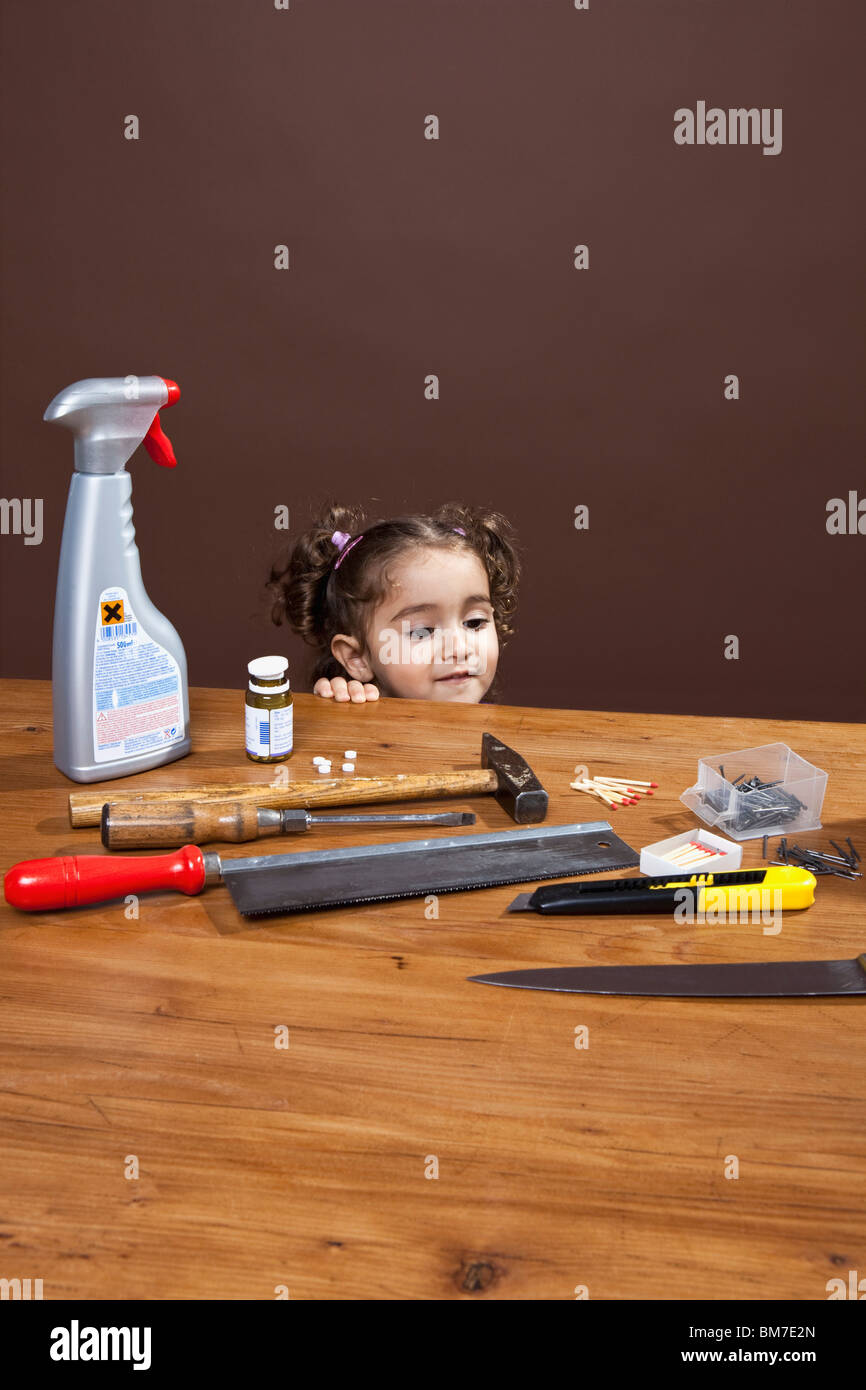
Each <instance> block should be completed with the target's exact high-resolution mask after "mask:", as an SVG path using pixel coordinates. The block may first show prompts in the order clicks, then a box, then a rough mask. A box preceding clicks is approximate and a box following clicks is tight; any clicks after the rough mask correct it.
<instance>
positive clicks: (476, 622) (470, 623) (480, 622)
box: [463, 618, 490, 632]
mask: <svg viewBox="0 0 866 1390" xmlns="http://www.w3.org/2000/svg"><path fill="white" fill-rule="evenodd" d="M489 622H490V619H489V618H467V619H466V622H465V623H464V624H463V626H464V627H468V628H470V629H471V631H472V632H480V631H481V629H482V628H483V627H487V625H488V623H489Z"/></svg>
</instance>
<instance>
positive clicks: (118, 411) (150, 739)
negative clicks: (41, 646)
mask: <svg viewBox="0 0 866 1390" xmlns="http://www.w3.org/2000/svg"><path fill="white" fill-rule="evenodd" d="M179 395H180V388H179V387H178V386H177V385H176V384H175V383H174V382H173V381H168V380H165V379H164V378H163V377H161V376H142V377H136V376H127V377H91V378H89V379H88V380H86V381H77V382H75V384H74V385H73V386H67V387H66V389H65V390H64V391H61V392H60V394H59V395H58V396H55V397H54V400H53V401H52V402H51V404H50V405H49V407H48V409H47V410H46V412H45V416H44V418H45V419H46V420H49V421H52V422H54V423H55V424H58V425H65V426H66V428H67V429H69V430H71V431H72V434H73V436H74V439H75V472H74V473H73V475H72V482H71V483H70V486H69V500H68V502H67V505H66V519H65V521H64V524H63V540H62V543H61V547H60V569H59V572H58V576H57V598H56V601H55V605H54V649H53V654H52V670H51V676H52V687H53V701H54V762H55V763H56V765H57V767H59V769H60V771H61V772H63V773H65V774H66V776H67V777H70V778H72V780H73V781H74V782H97V781H102V780H103V779H105V778H111V777H127V776H129V775H130V774H131V773H134V772H144V771H145V770H146V769H147V768H151V767H158V766H159V765H160V764H161V763H167V762H171V761H172V760H173V759H175V758H182V757H184V756H185V755H186V754H187V753H188V752H189V750H190V739H189V693H188V689H187V669H186V655H185V653H184V650H183V645H182V643H181V640H180V637H179V636H178V634H177V632H176V631H175V629H174V628H173V627H172V625H171V623H170V622H169V621H168V619H167V618H166V617H164V616H163V614H162V613H160V612H159V609H157V608H155V607H154V605H153V604H152V603H151V601H150V599H149V598H148V596H147V593H146V592H145V588H144V584H143V583H142V578H141V561H140V558H139V554H138V547H137V546H136V544H135V528H134V527H133V525H132V503H131V501H130V497H131V494H132V479H131V478H130V476H129V474H128V473H127V471H126V469H125V467H124V464H125V463H126V462H127V461H128V460H129V459H130V458H131V457H132V455H133V454H134V452H135V450H136V449H137V448H138V446H139V444H141V443H143V444H144V446H145V448H146V449H147V451H148V453H149V454H150V456H151V458H152V459H154V461H155V462H156V463H159V464H161V465H162V466H163V467H166V468H174V467H175V465H176V462H177V460H176V459H175V457H174V451H173V450H172V447H171V444H170V442H169V440H168V439H167V437H166V436H165V434H163V432H162V427H161V425H160V422H159V410H160V407H161V406H166V405H173V404H174V402H175V401H176V400H177V399H178V397H179Z"/></svg>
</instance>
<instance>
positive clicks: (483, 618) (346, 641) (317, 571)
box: [269, 505, 519, 703]
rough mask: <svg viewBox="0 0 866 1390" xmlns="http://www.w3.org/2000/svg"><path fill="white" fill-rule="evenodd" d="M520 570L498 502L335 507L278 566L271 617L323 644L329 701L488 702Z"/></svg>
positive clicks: (320, 682)
mask: <svg viewBox="0 0 866 1390" xmlns="http://www.w3.org/2000/svg"><path fill="white" fill-rule="evenodd" d="M518 576H519V562H518V559H517V556H516V554H515V551H514V548H513V545H512V536H511V528H510V527H509V525H508V522H507V521H506V520H505V518H504V517H502V516H500V515H499V514H498V513H497V512H484V511H476V510H473V509H472V508H469V507H461V506H456V505H453V506H446V507H442V508H440V510H439V511H438V512H437V513H436V514H435V516H405V517H398V518H397V519H395V520H393V521H378V522H375V523H374V524H373V525H368V524H367V523H366V522H365V521H364V518H363V516H362V514H361V513H360V512H358V511H355V510H349V509H347V508H344V507H331V508H330V509H329V510H328V511H327V512H326V513H325V514H324V516H322V518H321V519H320V520H319V521H317V522H316V523H315V524H314V525H313V526H312V527H311V529H310V530H309V531H307V532H306V533H305V534H304V535H303V536H301V538H300V540H299V541H298V542H297V544H296V545H295V547H294V550H293V551H292V553H291V556H290V558H289V560H288V563H287V565H286V566H285V567H284V568H283V569H279V568H277V567H275V568H274V569H273V570H272V571H271V578H270V583H269V588H270V590H271V592H272V593H273V595H274V599H275V602H274V607H273V610H272V614H271V616H272V618H273V621H274V622H275V623H281V622H282V621H283V620H284V619H287V620H288V622H289V623H290V624H291V626H292V627H293V628H294V630H295V631H296V632H298V633H300V635H301V636H302V637H303V638H304V640H305V641H306V642H308V643H309V644H310V645H311V646H313V647H315V649H316V654H317V660H316V665H315V669H314V672H313V678H314V680H315V687H314V690H315V693H316V694H317V695H322V696H324V697H325V698H326V699H334V700H354V701H356V702H357V703H363V701H365V700H376V699H378V697H379V695H380V693H381V694H382V695H396V696H402V697H403V698H404V699H409V700H454V701H462V702H464V703H477V702H478V701H479V700H482V699H483V698H484V696H485V695H486V694H487V692H488V690H489V689H490V687H491V685H492V684H493V678H494V676H495V675H496V667H497V664H498V661H499V649H500V646H501V645H502V644H503V643H504V641H505V639H506V638H507V637H508V636H510V634H511V632H512V627H511V617H512V614H513V612H514V608H515V603H516V590H517V580H518Z"/></svg>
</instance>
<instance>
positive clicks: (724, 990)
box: [468, 952, 866, 999]
mask: <svg viewBox="0 0 866 1390" xmlns="http://www.w3.org/2000/svg"><path fill="white" fill-rule="evenodd" d="M468 978H469V982H470V983H472V984H479V985H506V986H508V987H509V988H510V989H541V990H553V991H556V992H557V993H560V994H626V995H636V996H647V997H650V996H651V997H658V998H665V999H805V998H811V997H814V996H817V995H822V996H834V995H844V994H866V952H864V954H863V955H860V956H857V957H856V958H855V959H854V960H780V961H751V962H747V963H744V964H722V965H578V966H571V965H568V966H561V967H555V968H553V969H544V970H506V971H504V972H502V973H501V974H499V975H470V976H469V977H468Z"/></svg>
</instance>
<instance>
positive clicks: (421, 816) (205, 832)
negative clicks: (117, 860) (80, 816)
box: [101, 801, 475, 849]
mask: <svg viewBox="0 0 866 1390" xmlns="http://www.w3.org/2000/svg"><path fill="white" fill-rule="evenodd" d="M101 824H102V843H103V844H104V845H105V848H106V849H151V848H152V849H156V848H158V847H175V846H179V845H203V844H207V843H208V841H209V840H225V841H228V842H230V843H234V844H241V843H243V842H244V841H246V840H258V839H261V838H262V837H264V836H265V835H298V834H304V833H305V832H306V831H307V830H312V828H313V826H319V825H323V826H325V827H327V826H329V825H474V824H475V813H474V811H417V812H409V813H405V814H404V813H402V812H393V813H392V812H383V813H380V812H363V811H362V812H359V813H357V814H354V813H353V814H348V815H345V816H317V815H314V814H313V813H312V812H311V811H308V810H306V809H305V808H304V807H303V806H300V807H287V808H285V809H284V810H277V809H276V808H273V807H270V806H254V805H253V804H252V802H249V801H180V802H177V801H173V802H166V804H165V805H164V806H162V805H160V804H159V803H157V802H153V801H151V802H142V804H141V805H140V806H135V805H134V804H132V805H130V803H128V802H127V803H124V804H122V805H118V806H112V804H111V802H110V801H109V802H106V803H105V805H104V806H103V808H102V822H101Z"/></svg>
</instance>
